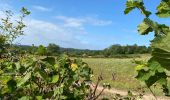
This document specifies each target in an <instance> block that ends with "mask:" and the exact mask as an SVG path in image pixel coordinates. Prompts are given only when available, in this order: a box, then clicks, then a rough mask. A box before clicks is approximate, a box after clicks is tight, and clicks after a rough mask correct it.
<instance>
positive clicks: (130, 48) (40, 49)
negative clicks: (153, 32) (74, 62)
mask: <svg viewBox="0 0 170 100" xmlns="http://www.w3.org/2000/svg"><path fill="white" fill-rule="evenodd" d="M13 50H14V51H15V52H17V53H30V54H37V55H48V56H57V55H60V54H63V53H65V54H67V55H69V56H71V57H122V56H124V57H126V56H127V55H130V54H134V55H135V54H147V53H150V52H151V49H150V47H147V46H138V45H137V44H134V45H126V46H122V45H120V44H115V45H111V46H110V47H108V48H105V49H103V50H89V49H74V48H63V47H60V46H59V45H56V44H54V43H50V44H49V45H48V46H46V47H45V46H43V45H40V46H34V45H32V46H27V45H15V46H14V48H13Z"/></svg>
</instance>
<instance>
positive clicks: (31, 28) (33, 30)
mask: <svg viewBox="0 0 170 100" xmlns="http://www.w3.org/2000/svg"><path fill="white" fill-rule="evenodd" d="M25 24H26V25H27V28H26V30H25V35H24V36H22V37H21V38H19V39H17V41H16V42H19V43H21V44H25V45H31V44H35V45H39V44H43V45H48V44H49V43H56V44H59V45H61V46H63V47H73V48H87V46H88V45H87V43H86V42H85V41H84V40H83V41H82V40H81V39H78V38H77V36H79V35H80V36H82V35H85V34H83V32H84V30H79V29H71V28H66V27H64V26H62V25H58V24H54V23H50V22H47V21H42V20H36V19H27V20H25Z"/></svg>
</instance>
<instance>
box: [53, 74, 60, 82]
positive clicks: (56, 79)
mask: <svg viewBox="0 0 170 100" xmlns="http://www.w3.org/2000/svg"><path fill="white" fill-rule="evenodd" d="M58 80H59V75H53V76H52V82H51V83H56V82H58Z"/></svg>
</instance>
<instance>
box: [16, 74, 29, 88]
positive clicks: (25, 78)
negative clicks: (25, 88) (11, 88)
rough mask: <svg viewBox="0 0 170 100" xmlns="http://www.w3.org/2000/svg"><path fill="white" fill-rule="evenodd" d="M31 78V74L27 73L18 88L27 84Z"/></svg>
mask: <svg viewBox="0 0 170 100" xmlns="http://www.w3.org/2000/svg"><path fill="white" fill-rule="evenodd" d="M30 78H31V72H29V73H27V74H26V75H25V76H24V77H23V78H22V79H21V80H20V81H19V83H17V87H20V86H21V85H23V84H25V83H26V82H27V81H28V80H29V79H30Z"/></svg>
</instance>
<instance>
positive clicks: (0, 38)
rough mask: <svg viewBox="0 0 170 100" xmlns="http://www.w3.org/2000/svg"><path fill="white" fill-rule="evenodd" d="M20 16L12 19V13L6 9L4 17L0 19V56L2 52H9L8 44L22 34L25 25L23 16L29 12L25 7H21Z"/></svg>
mask: <svg viewBox="0 0 170 100" xmlns="http://www.w3.org/2000/svg"><path fill="white" fill-rule="evenodd" d="M20 12H21V16H19V18H18V19H15V20H14V19H12V18H13V13H12V12H11V11H6V12H5V14H6V17H5V18H2V19H1V22H0V23H1V24H0V57H2V56H3V53H4V52H9V50H8V49H9V45H11V44H12V42H13V41H14V40H15V39H16V38H17V37H19V36H21V35H23V34H24V33H23V29H24V27H26V25H25V24H24V23H23V18H24V17H26V16H27V15H29V14H30V12H29V11H28V10H27V9H26V8H24V7H23V8H22V10H21V11H20Z"/></svg>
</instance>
